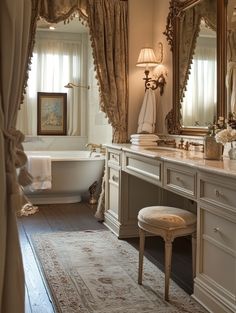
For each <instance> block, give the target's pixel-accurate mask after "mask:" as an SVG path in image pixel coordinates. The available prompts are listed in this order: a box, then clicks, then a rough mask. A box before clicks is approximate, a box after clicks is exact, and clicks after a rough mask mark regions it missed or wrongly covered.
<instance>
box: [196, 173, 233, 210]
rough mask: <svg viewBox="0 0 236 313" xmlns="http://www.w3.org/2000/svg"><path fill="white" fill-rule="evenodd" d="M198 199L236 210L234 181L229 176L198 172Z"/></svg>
mask: <svg viewBox="0 0 236 313" xmlns="http://www.w3.org/2000/svg"><path fill="white" fill-rule="evenodd" d="M199 184H200V186H199V200H200V201H201V202H205V203H208V204H211V205H217V206H219V207H224V208H225V209H229V210H233V211H236V197H235V193H236V182H235V180H232V179H230V178H227V177H225V176H222V179H220V177H219V176H218V178H217V180H216V178H215V177H213V176H211V175H206V174H205V173H204V174H200V177H199Z"/></svg>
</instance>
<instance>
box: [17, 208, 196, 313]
mask: <svg viewBox="0 0 236 313" xmlns="http://www.w3.org/2000/svg"><path fill="white" fill-rule="evenodd" d="M95 210H96V208H95V206H90V205H88V204H86V203H75V204H51V205H41V206H39V212H38V213H36V214H34V215H31V216H28V217H20V218H19V219H18V228H19V234H20V241H21V248H22V255H23V262H24V270H25V288H26V307H25V312H26V313H42V312H44V313H55V312H56V310H55V308H54V306H53V302H52V300H51V296H50V292H49V290H48V288H47V285H46V282H45V280H44V277H43V275H42V273H41V271H40V265H39V263H38V261H37V258H36V256H35V254H34V250H33V249H32V246H31V244H30V236H31V235H32V234H34V233H40V232H42V233H46V232H47V233H48V232H57V231H82V230H99V229H104V230H107V228H106V227H105V226H104V225H103V224H102V223H100V222H98V221H97V220H96V219H95V218H94V213H95ZM127 241H128V242H129V243H130V244H132V245H133V246H134V247H136V248H138V238H130V239H128V240H127ZM163 252H164V245H163V241H162V239H160V238H158V237H148V238H147V240H146V247H145V255H146V256H147V257H148V258H149V259H150V260H151V261H152V262H153V263H155V264H156V265H157V266H158V267H159V268H160V269H163V264H164V253H163ZM191 275H192V271H191V242H190V240H189V239H183V238H179V239H178V238H177V239H176V240H175V242H174V248H173V263H172V278H173V279H174V280H175V281H176V282H177V283H178V284H179V285H180V286H181V287H182V288H183V289H184V290H185V291H187V292H188V293H189V294H191V293H192V276H191Z"/></svg>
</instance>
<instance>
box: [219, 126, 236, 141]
mask: <svg viewBox="0 0 236 313" xmlns="http://www.w3.org/2000/svg"><path fill="white" fill-rule="evenodd" d="M215 138H216V142H219V143H222V144H223V145H225V144H226V143H227V142H232V141H235V140H236V129H233V128H231V127H230V126H229V125H228V126H227V128H226V129H223V130H221V131H219V132H217V133H216V136H215Z"/></svg>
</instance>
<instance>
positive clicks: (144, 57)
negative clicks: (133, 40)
mask: <svg viewBox="0 0 236 313" xmlns="http://www.w3.org/2000/svg"><path fill="white" fill-rule="evenodd" d="M157 65H158V61H157V58H156V56H155V53H154V51H153V49H152V48H142V49H141V51H140V53H139V57H138V62H137V63H136V66H140V67H152V66H157Z"/></svg>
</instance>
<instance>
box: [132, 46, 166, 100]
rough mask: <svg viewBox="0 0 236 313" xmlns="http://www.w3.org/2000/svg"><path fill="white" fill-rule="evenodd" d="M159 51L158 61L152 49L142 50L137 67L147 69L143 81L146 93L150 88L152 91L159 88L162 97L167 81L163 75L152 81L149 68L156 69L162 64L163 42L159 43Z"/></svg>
mask: <svg viewBox="0 0 236 313" xmlns="http://www.w3.org/2000/svg"><path fill="white" fill-rule="evenodd" d="M158 50H159V55H158V57H159V58H158V59H157V58H156V56H155V53H154V51H153V49H152V48H148V47H147V48H142V49H141V51H140V53H139V57H138V62H137V63H136V66H139V67H145V71H144V74H145V77H144V78H143V80H144V81H145V91H146V90H147V89H149V88H151V89H152V90H155V89H157V88H160V95H161V96H162V95H163V92H164V86H165V84H166V79H165V77H164V75H163V74H160V75H159V76H158V77H157V78H156V79H152V78H151V77H149V73H150V71H149V67H155V66H157V65H159V64H161V63H162V60H163V45H162V43H161V42H159V43H158Z"/></svg>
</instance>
